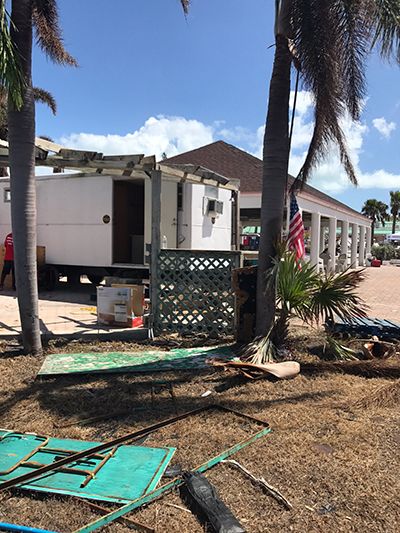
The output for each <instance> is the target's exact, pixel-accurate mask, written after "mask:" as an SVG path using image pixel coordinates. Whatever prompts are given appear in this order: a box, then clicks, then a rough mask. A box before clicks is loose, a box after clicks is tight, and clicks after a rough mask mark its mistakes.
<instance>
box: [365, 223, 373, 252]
mask: <svg viewBox="0 0 400 533" xmlns="http://www.w3.org/2000/svg"><path fill="white" fill-rule="evenodd" d="M371 237H372V228H371V226H367V246H366V254H367V255H368V254H370V253H371Z"/></svg>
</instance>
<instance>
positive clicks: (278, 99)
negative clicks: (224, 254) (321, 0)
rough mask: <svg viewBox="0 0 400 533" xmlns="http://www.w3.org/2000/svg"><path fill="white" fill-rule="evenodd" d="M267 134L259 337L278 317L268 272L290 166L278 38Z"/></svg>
mask: <svg viewBox="0 0 400 533" xmlns="http://www.w3.org/2000/svg"><path fill="white" fill-rule="evenodd" d="M275 44H276V48H275V59H274V66H273V71H272V77H271V83H270V92H269V101H268V113H267V121H266V126H265V134H264V151H263V184H262V199H261V235H260V249H259V255H258V275H257V287H258V288H257V319H256V335H262V336H265V335H267V333H268V331H269V330H270V328H271V325H272V322H273V320H274V317H275V293H274V291H268V292H265V287H266V283H265V275H264V273H265V272H266V270H267V269H268V268H269V267H270V266H271V257H273V256H274V242H275V240H276V239H277V238H278V236H279V234H280V231H281V227H282V221H283V210H284V203H285V192H286V183H287V173H288V166H289V96H290V68H291V62H292V59H291V55H290V52H289V48H288V42H287V39H286V38H284V37H282V36H280V35H277V37H276V39H275Z"/></svg>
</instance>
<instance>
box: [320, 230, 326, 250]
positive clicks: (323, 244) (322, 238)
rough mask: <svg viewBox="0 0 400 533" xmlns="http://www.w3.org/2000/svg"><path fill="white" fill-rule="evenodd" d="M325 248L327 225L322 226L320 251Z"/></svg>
mask: <svg viewBox="0 0 400 533" xmlns="http://www.w3.org/2000/svg"><path fill="white" fill-rule="evenodd" d="M324 250H325V226H320V231H319V253H321V252H323V251H324Z"/></svg>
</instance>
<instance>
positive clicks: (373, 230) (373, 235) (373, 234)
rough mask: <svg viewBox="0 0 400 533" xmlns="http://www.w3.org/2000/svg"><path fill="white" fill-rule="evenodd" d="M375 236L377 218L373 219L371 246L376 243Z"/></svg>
mask: <svg viewBox="0 0 400 533" xmlns="http://www.w3.org/2000/svg"><path fill="white" fill-rule="evenodd" d="M374 237H375V220H374V219H372V222H371V246H372V245H373V244H374Z"/></svg>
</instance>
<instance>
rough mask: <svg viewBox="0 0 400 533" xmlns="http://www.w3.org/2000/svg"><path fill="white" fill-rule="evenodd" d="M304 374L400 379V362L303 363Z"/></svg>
mask: <svg viewBox="0 0 400 533" xmlns="http://www.w3.org/2000/svg"><path fill="white" fill-rule="evenodd" d="M300 372H301V373H302V374H322V373H326V372H333V373H342V374H352V375H354V376H364V377H368V378H400V361H399V360H398V359H397V358H395V359H394V358H392V359H372V360H371V361H333V362H330V361H321V362H317V363H301V365H300Z"/></svg>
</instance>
